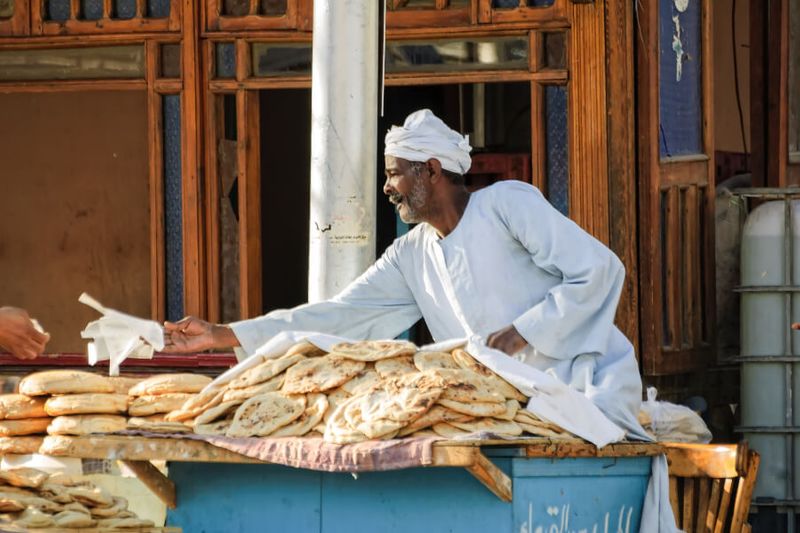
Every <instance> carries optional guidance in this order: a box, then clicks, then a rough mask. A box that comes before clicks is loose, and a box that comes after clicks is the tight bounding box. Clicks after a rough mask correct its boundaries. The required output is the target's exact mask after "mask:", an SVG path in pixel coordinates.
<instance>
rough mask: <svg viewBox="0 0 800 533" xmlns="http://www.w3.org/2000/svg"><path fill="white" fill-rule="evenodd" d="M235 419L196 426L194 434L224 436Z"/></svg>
mask: <svg viewBox="0 0 800 533" xmlns="http://www.w3.org/2000/svg"><path fill="white" fill-rule="evenodd" d="M231 422H233V418H226V419H225V420H217V421H216V422H211V423H210V424H196V425H195V426H194V432H195V433H196V434H198V435H220V436H224V435H225V434H226V433H227V432H228V429H229V428H230V427H231Z"/></svg>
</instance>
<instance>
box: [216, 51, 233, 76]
mask: <svg viewBox="0 0 800 533" xmlns="http://www.w3.org/2000/svg"><path fill="white" fill-rule="evenodd" d="M215 50H216V67H217V70H216V77H217V78H235V77H236V47H234V46H233V43H217V46H216V48H215Z"/></svg>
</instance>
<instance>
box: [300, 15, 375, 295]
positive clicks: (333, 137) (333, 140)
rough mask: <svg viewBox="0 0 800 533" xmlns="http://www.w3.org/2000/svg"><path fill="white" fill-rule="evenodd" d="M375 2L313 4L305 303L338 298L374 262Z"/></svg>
mask: <svg viewBox="0 0 800 533" xmlns="http://www.w3.org/2000/svg"><path fill="white" fill-rule="evenodd" d="M378 13H379V4H378V2H377V1H376V0H315V1H314V43H313V59H312V67H311V211H310V221H309V222H310V224H309V265H308V266H309V268H308V300H309V301H310V302H315V301H320V300H324V299H327V298H330V297H332V296H334V295H335V294H336V293H338V292H339V291H340V290H342V289H343V288H344V287H345V286H346V285H347V284H348V283H350V282H351V281H352V280H354V279H355V278H356V277H358V275H359V274H361V273H362V272H363V271H364V270H366V268H367V267H368V266H369V265H370V264H372V262H373V261H374V260H375V208H376V205H375V204H376V186H377V182H378V177H377V176H376V173H377V164H376V163H377V162H376V159H375V150H376V146H377V127H378V126H377V124H378V117H377V103H378V49H379V47H378V44H379V43H378V24H379V22H380V21H379V20H378Z"/></svg>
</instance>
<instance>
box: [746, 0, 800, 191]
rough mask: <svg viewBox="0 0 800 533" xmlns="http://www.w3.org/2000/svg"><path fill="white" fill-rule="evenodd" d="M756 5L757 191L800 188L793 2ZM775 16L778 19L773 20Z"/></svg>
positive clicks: (770, 1)
mask: <svg viewBox="0 0 800 533" xmlns="http://www.w3.org/2000/svg"><path fill="white" fill-rule="evenodd" d="M790 1H792V0H765V1H764V2H763V4H762V3H761V2H753V3H751V4H750V28H751V29H750V42H751V46H750V63H751V65H752V67H751V68H752V74H751V77H750V93H751V101H752V104H751V107H750V117H751V120H750V122H751V126H750V131H751V144H752V146H751V150H752V163H751V169H752V173H753V186H754V187H759V186H760V187H788V186H797V185H800V160H796V159H794V160H793V159H792V158H791V157H790V156H789V45H790V43H789V32H790V28H789V23H790V20H789V18H790V13H789V2H790ZM769 13H773V14H776V15H773V16H769Z"/></svg>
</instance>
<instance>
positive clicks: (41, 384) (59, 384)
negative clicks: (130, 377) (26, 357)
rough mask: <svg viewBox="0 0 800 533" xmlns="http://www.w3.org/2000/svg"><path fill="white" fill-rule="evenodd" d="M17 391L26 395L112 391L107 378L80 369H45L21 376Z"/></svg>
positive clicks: (112, 386) (112, 388)
mask: <svg viewBox="0 0 800 533" xmlns="http://www.w3.org/2000/svg"><path fill="white" fill-rule="evenodd" d="M19 392H20V393H21V394H24V395H26V396H42V395H44V394H81V393H84V392H105V393H113V392H114V385H112V384H111V382H110V381H109V380H108V378H106V377H103V376H100V375H98V374H92V373H91V372H82V371H80V370H45V371H44V372H36V373H34V374H30V375H28V376H25V377H24V378H22V381H20V382H19Z"/></svg>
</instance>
